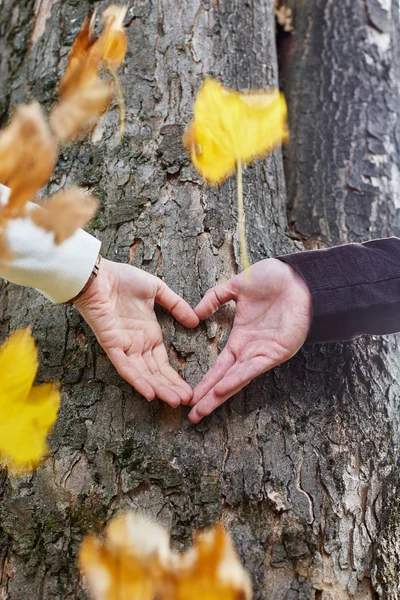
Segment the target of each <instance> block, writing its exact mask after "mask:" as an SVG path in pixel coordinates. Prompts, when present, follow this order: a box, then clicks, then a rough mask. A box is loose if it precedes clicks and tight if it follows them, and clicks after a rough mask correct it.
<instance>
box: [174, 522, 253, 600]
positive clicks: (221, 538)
mask: <svg viewBox="0 0 400 600" xmlns="http://www.w3.org/2000/svg"><path fill="white" fill-rule="evenodd" d="M251 596H252V593H251V584H250V579H249V576H248V575H247V573H246V571H245V570H244V569H243V567H242V565H241V563H240V561H239V559H238V556H237V554H236V551H235V549H234V547H233V543H232V540H231V538H230V536H229V535H228V533H227V532H226V531H225V529H224V528H223V526H222V525H220V524H218V525H215V526H214V527H213V528H211V529H210V530H208V531H206V532H205V533H202V534H200V535H198V536H197V537H196V539H195V543H194V545H193V548H192V549H190V550H189V551H188V552H186V554H184V555H183V556H182V559H181V566H180V569H179V576H178V578H177V586H176V592H175V596H174V600H189V599H190V600H249V599H250V598H251Z"/></svg>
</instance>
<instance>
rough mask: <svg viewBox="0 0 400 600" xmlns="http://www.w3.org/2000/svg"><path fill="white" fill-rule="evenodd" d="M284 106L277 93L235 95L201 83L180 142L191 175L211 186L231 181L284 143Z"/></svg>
mask: <svg viewBox="0 0 400 600" xmlns="http://www.w3.org/2000/svg"><path fill="white" fill-rule="evenodd" d="M286 115H287V109H286V102H285V99H284V96H283V95H282V94H280V93H279V92H278V91H272V92H266V91H262V90H259V91H251V92H248V93H244V92H243V93H242V92H237V91H234V90H229V89H227V88H224V87H223V86H222V85H221V84H220V83H219V82H218V81H215V80H213V79H206V81H205V82H204V84H203V86H202V87H201V89H200V91H199V93H198V95H197V98H196V102H195V106H194V120H193V121H192V123H191V124H190V126H189V129H188V131H187V133H186V134H185V136H184V143H185V146H186V147H187V148H188V150H190V155H191V159H192V162H193V164H194V166H195V167H196V169H197V170H198V171H199V173H201V175H203V177H205V179H206V180H207V181H208V182H209V183H212V184H218V183H220V182H221V181H223V180H224V179H225V178H226V177H228V176H229V175H231V174H232V173H233V172H234V171H235V168H236V165H237V163H238V162H241V163H243V164H248V163H250V162H252V161H253V160H255V159H256V158H260V157H262V156H264V155H265V154H267V153H268V152H270V151H272V150H273V149H274V148H275V147H276V146H278V145H279V144H281V143H282V142H284V141H285V140H286V138H287V134H288V132H287V126H286Z"/></svg>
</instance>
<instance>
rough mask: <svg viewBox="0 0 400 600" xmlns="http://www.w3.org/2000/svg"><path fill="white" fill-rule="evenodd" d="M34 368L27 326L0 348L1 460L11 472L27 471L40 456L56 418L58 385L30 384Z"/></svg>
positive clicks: (58, 396) (31, 339)
mask: <svg viewBox="0 0 400 600" xmlns="http://www.w3.org/2000/svg"><path fill="white" fill-rule="evenodd" d="M37 369H38V358H37V350H36V346H35V342H34V340H33V338H32V335H31V332H30V329H24V330H20V331H16V332H15V333H14V334H13V335H12V336H11V337H10V338H9V339H8V341H7V342H6V343H5V344H4V345H3V346H2V347H1V348H0V373H1V378H0V463H2V464H3V465H4V466H6V467H7V468H8V470H9V471H10V472H11V473H20V472H27V471H30V470H32V469H33V468H34V467H35V466H37V465H38V464H39V463H40V462H41V461H42V460H43V458H44V456H45V454H46V452H47V444H46V437H47V435H48V433H49V431H50V430H51V428H52V426H53V425H54V422H55V420H56V418H57V413H58V409H59V405H60V392H59V389H58V387H57V385H55V384H52V383H47V384H42V385H37V386H33V382H34V380H35V376H36V372H37Z"/></svg>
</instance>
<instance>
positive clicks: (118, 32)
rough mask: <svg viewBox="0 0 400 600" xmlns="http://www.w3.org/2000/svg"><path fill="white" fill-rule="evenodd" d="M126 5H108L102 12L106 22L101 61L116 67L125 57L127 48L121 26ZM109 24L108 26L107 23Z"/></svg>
mask: <svg viewBox="0 0 400 600" xmlns="http://www.w3.org/2000/svg"><path fill="white" fill-rule="evenodd" d="M126 10H127V7H126V6H116V5H114V4H113V5H111V6H109V7H108V8H107V9H106V10H105V11H104V13H103V15H102V16H103V20H104V22H105V23H106V29H105V31H106V32H107V33H106V43H105V48H104V52H103V61H104V63H105V64H106V65H108V66H111V67H113V68H118V67H119V66H120V65H121V63H122V61H123V60H124V58H125V54H126V51H127V49H128V42H127V39H126V33H125V28H124V26H123V21H124V17H125V14H126ZM108 24H109V28H107V25H108Z"/></svg>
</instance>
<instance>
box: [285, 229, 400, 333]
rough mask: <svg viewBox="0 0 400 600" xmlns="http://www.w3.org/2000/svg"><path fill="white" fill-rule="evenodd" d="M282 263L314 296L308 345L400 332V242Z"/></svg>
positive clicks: (304, 256) (371, 244)
mask: <svg viewBox="0 0 400 600" xmlns="http://www.w3.org/2000/svg"><path fill="white" fill-rule="evenodd" d="M277 258H279V260H281V261H283V262H286V263H287V264H289V265H291V266H292V267H294V268H295V269H296V270H297V271H298V273H300V275H301V276H302V277H303V279H304V280H305V282H306V283H307V286H308V288H309V290H310V292H311V297H312V322H311V327H310V331H309V334H308V337H307V340H306V341H307V342H309V343H315V342H326V341H334V340H336V341H338V340H349V339H352V338H355V337H357V336H359V335H362V334H365V333H368V334H375V335H380V334H386V333H395V332H398V331H400V239H398V238H388V239H382V240H374V241H372V242H366V243H364V244H347V245H344V246H338V247H335V248H329V249H323V250H310V251H309V252H298V253H296V254H289V255H287V256H280V257H277Z"/></svg>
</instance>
